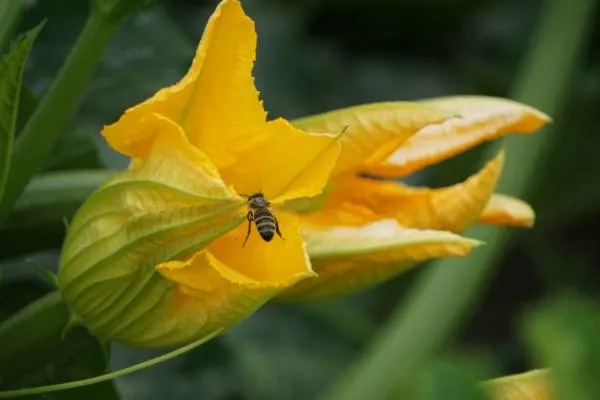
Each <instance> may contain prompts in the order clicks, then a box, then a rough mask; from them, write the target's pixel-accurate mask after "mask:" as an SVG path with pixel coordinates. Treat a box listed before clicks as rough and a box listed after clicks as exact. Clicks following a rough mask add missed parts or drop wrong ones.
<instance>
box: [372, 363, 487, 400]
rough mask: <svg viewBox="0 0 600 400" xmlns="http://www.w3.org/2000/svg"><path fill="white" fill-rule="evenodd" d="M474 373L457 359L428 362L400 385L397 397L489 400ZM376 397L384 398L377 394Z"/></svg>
mask: <svg viewBox="0 0 600 400" xmlns="http://www.w3.org/2000/svg"><path fill="white" fill-rule="evenodd" d="M474 375H475V374H474V373H473V372H472V371H470V370H469V369H468V368H465V366H464V365H461V363H458V362H456V360H445V359H440V360H432V361H428V362H425V363H424V364H423V365H422V366H421V367H420V368H419V369H418V370H417V371H415V372H414V376H413V377H412V378H411V379H409V380H407V381H405V382H404V384H403V385H400V387H399V391H398V392H397V395H396V397H395V398H398V399H412V400H488V397H487V393H486V392H485V390H484V389H483V388H482V387H481V386H480V385H479V382H478V380H477V379H476V377H475V376H474ZM375 398H383V397H377V396H375Z"/></svg>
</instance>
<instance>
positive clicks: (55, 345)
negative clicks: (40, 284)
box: [0, 292, 118, 400]
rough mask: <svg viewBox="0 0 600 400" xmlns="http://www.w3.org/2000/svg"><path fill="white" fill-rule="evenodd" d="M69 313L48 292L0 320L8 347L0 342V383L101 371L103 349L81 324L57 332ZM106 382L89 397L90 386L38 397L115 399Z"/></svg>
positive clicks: (18, 384) (17, 384)
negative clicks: (1, 349) (97, 395)
mask: <svg viewBox="0 0 600 400" xmlns="http://www.w3.org/2000/svg"><path fill="white" fill-rule="evenodd" d="M69 317H70V314H69V311H68V309H67V306H66V304H65V303H64V302H63V300H62V299H61V297H60V294H59V293H58V292H54V293H50V294H48V295H46V296H44V297H42V298H41V299H39V300H37V301H35V302H34V303H32V304H30V305H29V306H28V307H27V308H26V309H24V310H22V311H20V312H18V313H17V314H14V315H13V316H12V317H10V318H9V319H7V320H5V321H4V322H3V323H2V324H1V325H0V343H10V346H3V351H2V353H0V388H2V389H4V390H5V389H16V388H22V387H31V386H40V385H47V384H56V383H61V382H66V381H71V380H77V379H83V378H87V377H91V376H95V375H99V374H101V373H103V372H104V371H105V370H106V363H107V359H106V357H105V354H104V350H103V348H102V346H101V344H100V343H99V341H98V340H97V339H96V338H95V337H94V336H92V335H91V334H89V333H88V332H87V330H86V329H84V328H83V327H80V326H78V327H74V328H73V329H71V330H69V331H68V332H67V333H66V335H65V337H64V338H63V337H62V333H63V329H64V328H65V326H66V325H67V322H68V319H69ZM41 327H43V328H41ZM110 385H112V384H111V383H110V382H107V385H105V386H103V387H101V393H102V394H103V396H104V397H89V394H90V393H93V392H92V391H91V389H88V388H80V389H73V390H71V391H69V392H65V393H69V394H68V395H66V394H65V393H62V394H60V395H56V396H54V395H52V396H50V395H44V397H40V398H44V399H48V398H52V399H68V398H73V399H80V398H82V397H83V398H88V397H89V398H98V399H107V400H110V399H112V398H118V397H116V395H115V394H116V392H115V391H114V388H111V386H110ZM71 395H72V397H66V396H71ZM49 396H50V397H49ZM94 396H96V395H95V394H94ZM110 396H112V397H110Z"/></svg>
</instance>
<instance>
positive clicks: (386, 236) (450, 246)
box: [280, 220, 479, 300]
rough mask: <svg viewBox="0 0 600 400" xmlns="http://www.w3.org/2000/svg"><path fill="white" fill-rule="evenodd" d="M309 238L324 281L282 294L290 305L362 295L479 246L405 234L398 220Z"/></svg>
mask: <svg viewBox="0 0 600 400" xmlns="http://www.w3.org/2000/svg"><path fill="white" fill-rule="evenodd" d="M303 235H304V238H305V241H306V244H307V247H308V253H309V255H310V258H311V260H312V263H313V268H314V270H315V272H316V273H317V274H318V277H317V278H315V279H308V280H305V281H302V282H300V283H298V284H296V285H295V286H294V287H292V288H291V289H288V290H287V291H286V292H284V293H283V294H282V295H280V297H281V298H283V299H284V300H307V299H311V300H314V299H320V298H325V297H332V296H339V295H343V294H348V293H352V292H357V291H360V290H363V289H365V288H368V287H371V286H374V285H376V284H378V283H381V282H383V281H386V280H388V279H390V278H392V277H394V276H395V275H397V274H399V273H401V272H403V271H405V270H407V269H408V268H410V267H412V266H413V265H415V264H416V263H418V262H421V261H425V260H428V259H431V258H436V257H460V256H464V255H466V254H468V253H469V252H470V251H471V249H472V248H473V247H474V246H477V245H478V243H479V242H477V241H474V240H470V239H466V238H463V237H461V236H458V235H456V234H453V233H450V232H441V231H426V230H417V229H404V228H402V227H401V226H400V225H398V223H397V222H396V221H394V220H383V221H378V222H374V223H372V224H369V225H366V226H362V227H331V228H324V229H318V228H316V227H311V228H305V229H304V232H303Z"/></svg>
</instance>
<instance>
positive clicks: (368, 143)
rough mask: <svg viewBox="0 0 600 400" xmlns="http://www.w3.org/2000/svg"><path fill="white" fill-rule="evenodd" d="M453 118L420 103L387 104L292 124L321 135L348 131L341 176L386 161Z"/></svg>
mask: <svg viewBox="0 0 600 400" xmlns="http://www.w3.org/2000/svg"><path fill="white" fill-rule="evenodd" d="M453 116H455V113H453V112H449V111H447V110H444V109H441V108H437V107H431V106H428V105H423V104H419V103H408V102H387V103H375V104H367V105H360V106H355V107H349V108H344V109H341V110H336V111H331V112H328V113H324V114H319V115H314V116H310V117H306V118H301V119H297V120H295V121H293V124H294V125H295V126H297V127H299V128H301V129H304V130H306V131H310V132H318V133H338V132H341V131H342V130H343V129H344V128H347V130H346V132H345V134H344V135H343V136H342V138H341V139H340V144H341V148H342V151H341V153H340V157H339V159H338V162H337V163H336V167H335V170H334V174H338V173H341V172H346V171H352V170H356V169H358V168H360V167H361V166H362V165H363V164H377V163H380V162H382V161H384V160H385V159H386V158H387V157H388V156H389V155H390V154H392V153H393V152H394V151H395V150H396V149H397V148H398V146H400V145H401V144H402V143H404V142H405V141H406V140H407V139H408V138H410V137H411V136H412V135H414V134H415V133H416V132H418V131H419V130H420V129H422V128H423V127H425V126H427V125H430V124H435V123H439V122H441V121H444V120H446V119H448V118H451V117H453Z"/></svg>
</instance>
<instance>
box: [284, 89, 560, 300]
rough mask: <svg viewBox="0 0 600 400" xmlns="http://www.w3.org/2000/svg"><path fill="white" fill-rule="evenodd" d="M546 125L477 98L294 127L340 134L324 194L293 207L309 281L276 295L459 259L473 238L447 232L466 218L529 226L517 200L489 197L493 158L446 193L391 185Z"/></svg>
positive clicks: (514, 108) (355, 111)
mask: <svg viewBox="0 0 600 400" xmlns="http://www.w3.org/2000/svg"><path fill="white" fill-rule="evenodd" d="M432 110H437V111H438V117H441V116H442V114H440V113H439V110H445V112H446V115H445V117H444V118H442V120H439V118H438V121H435V120H434V119H435V116H434V114H432ZM432 116H434V118H432ZM548 121H549V117H548V116H547V115H545V114H543V113H542V112H540V111H538V110H536V109H534V108H531V107H528V106H526V105H523V104H520V103H517V102H514V101H510V100H506V99H500V98H493V97H484V96H457V97H447V98H438V99H432V100H424V101H420V102H414V103H402V102H387V103H376V104H368V105H361V106H356V107H350V108H347V109H342V110H336V111H332V112H328V113H325V114H321V115H316V116H311V117H306V118H302V119H300V120H297V121H295V125H296V126H298V127H300V128H302V129H306V130H310V131H312V132H323V133H325V132H335V131H338V130H339V129H341V128H342V127H344V126H348V127H349V128H348V131H347V133H346V134H345V135H344V136H343V137H342V138H341V139H340V145H341V148H342V149H341V154H340V157H339V160H338V162H337V164H336V167H335V169H334V172H333V173H332V175H331V178H330V182H329V183H328V185H327V188H326V190H325V191H324V192H323V194H322V195H320V196H319V197H317V198H315V199H311V200H310V201H304V202H302V203H298V204H297V208H298V210H299V211H302V210H303V211H304V213H303V214H301V215H302V225H303V227H304V237H305V240H306V242H307V246H308V251H309V254H310V257H311V260H312V264H313V269H314V270H315V272H316V273H317V274H318V278H315V279H309V280H305V281H302V282H300V283H298V284H297V285H295V286H294V287H293V288H291V289H290V290H288V291H286V292H285V293H284V294H283V295H281V296H280V297H281V298H282V299H285V300H295V301H297V300H307V299H320V298H325V297H331V296H339V295H341V294H347V293H351V292H356V291H359V290H362V289H365V288H367V287H370V286H373V285H375V284H377V283H380V282H382V281H385V280H388V279H390V278H392V277H394V276H396V275H397V274H399V273H401V272H402V271H405V270H406V269H408V268H410V267H412V266H414V265H415V264H416V263H418V262H421V261H425V260H428V259H431V258H437V257H457V256H464V255H466V254H468V253H469V252H470V251H471V249H472V248H473V247H474V246H476V245H477V244H478V242H476V241H473V240H469V239H466V238H463V237H461V236H459V235H457V233H460V232H462V231H463V230H464V229H465V228H467V227H468V226H469V225H471V224H472V223H474V222H480V223H489V224H499V225H510V226H517V227H529V226H531V225H532V224H533V220H534V216H535V214H534V212H533V210H532V209H531V207H530V206H529V205H528V204H527V203H525V202H523V201H521V200H518V199H515V198H513V197H510V196H506V195H503V194H495V193H494V191H495V188H496V186H497V183H498V180H499V178H500V176H501V173H502V166H503V163H504V155H503V153H502V152H501V153H500V154H498V156H497V157H496V158H495V159H493V160H492V161H490V162H489V163H488V164H487V165H486V166H485V167H484V168H483V169H482V170H481V171H480V172H479V173H477V174H475V175H473V176H471V177H470V178H468V179H467V180H466V181H465V182H462V183H459V184H457V185H453V186H450V187H444V188H436V189H431V188H415V187H411V186H408V185H406V184H404V183H402V182H401V181H400V180H401V179H402V178H405V177H406V176H408V175H410V174H411V173H413V172H415V171H418V170H421V169H423V168H425V167H427V166H429V165H432V164H435V163H438V162H440V161H442V160H445V159H447V158H450V157H452V156H455V155H457V154H459V153H461V152H464V151H466V150H468V149H470V148H472V147H474V146H476V145H478V144H480V143H482V142H484V141H489V140H493V139H495V138H498V137H500V136H502V135H504V134H507V133H510V132H515V133H523V134H529V133H533V132H536V131H537V130H539V129H540V128H541V127H542V126H543V125H544V124H546V123H547V122H548ZM357 149H362V150H363V152H362V153H360V152H357ZM365 149H368V152H367V153H366V154H365V153H364V150H365ZM359 153H360V154H359ZM373 177H377V178H379V179H373Z"/></svg>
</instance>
